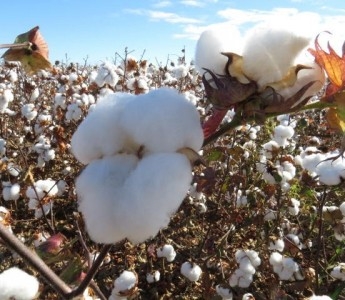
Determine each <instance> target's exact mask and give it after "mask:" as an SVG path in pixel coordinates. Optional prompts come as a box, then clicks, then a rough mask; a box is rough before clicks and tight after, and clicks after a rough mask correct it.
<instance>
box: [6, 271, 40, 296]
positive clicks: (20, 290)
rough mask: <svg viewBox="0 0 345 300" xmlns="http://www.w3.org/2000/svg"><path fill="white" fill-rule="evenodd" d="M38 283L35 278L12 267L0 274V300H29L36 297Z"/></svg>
mask: <svg viewBox="0 0 345 300" xmlns="http://www.w3.org/2000/svg"><path fill="white" fill-rule="evenodd" d="M38 288H39V282H38V280H37V279H36V277H34V276H32V275H29V274H28V273H26V272H24V271H22V270H21V269H18V268H17V267H12V268H10V269H7V270H5V271H4V272H2V273H1V274H0V299H2V300H11V299H16V300H30V299H34V298H36V296H37V293H38Z"/></svg>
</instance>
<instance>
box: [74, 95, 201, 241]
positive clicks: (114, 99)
mask: <svg viewBox="0 0 345 300" xmlns="http://www.w3.org/2000/svg"><path fill="white" fill-rule="evenodd" d="M143 111H145V113H144V114H143ZM99 132H102V134H99ZM90 140H93V141H94V142H93V143H89V141H90ZM202 141H203V134H202V130H201V126H200V120H199V114H198V112H197V110H196V108H195V106H193V105H192V104H191V103H189V102H188V101H187V100H186V99H185V98H184V97H183V96H182V95H180V94H179V93H178V92H177V91H175V90H172V89H168V88H162V89H158V90H154V91H151V92H149V93H147V94H141V95H138V96H134V95H131V94H124V93H114V94H111V95H109V96H107V97H105V98H103V99H99V101H98V103H97V105H96V106H95V108H94V109H93V110H92V111H91V112H90V113H89V114H88V116H87V117H86V119H85V120H84V121H83V122H82V123H81V124H80V125H79V127H78V129H77V131H76V132H75V133H74V135H73V137H72V142H71V146H72V152H73V153H74V155H75V157H76V158H77V159H78V160H79V161H80V162H82V163H84V164H87V166H86V168H85V169H84V170H83V172H82V173H81V174H80V175H79V177H78V178H77V180H76V190H77V194H78V198H79V210H80V211H81V212H82V214H83V216H84V219H85V223H86V229H87V231H88V233H89V235H90V237H91V239H92V240H94V241H96V242H100V243H115V242H117V241H119V240H122V239H124V238H128V239H129V240H130V241H131V242H133V243H140V242H143V241H144V240H146V239H148V238H150V237H153V236H154V235H156V234H157V232H158V231H159V230H160V229H161V228H163V227H165V226H167V225H168V223H169V221H170V216H171V214H172V213H174V212H175V211H176V210H177V209H178V207H179V205H180V204H181V202H182V200H183V199H184V197H185V196H186V194H187V192H188V189H189V186H190V183H191V181H192V172H191V171H192V170H191V163H190V160H189V159H188V158H187V156H189V154H191V153H194V154H195V153H196V152H197V151H198V150H199V149H200V147H201V145H202ZM153 174H154V175H153ZM100 199H102V200H101V201H102V202H101V203H100V202H99V201H100ZM99 220H103V222H99Z"/></svg>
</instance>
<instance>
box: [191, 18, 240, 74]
mask: <svg viewBox="0 0 345 300" xmlns="http://www.w3.org/2000/svg"><path fill="white" fill-rule="evenodd" d="M242 45H243V42H242V37H241V34H240V32H239V31H238V30H237V29H236V28H234V27H232V26H231V25H229V24H227V23H222V24H217V25H213V26H211V27H209V28H208V29H206V30H205V31H204V32H202V33H201V35H200V37H199V39H198V41H197V45H196V50H195V65H196V67H197V70H198V71H199V72H200V73H204V70H203V68H207V69H210V70H211V71H213V72H215V73H216V74H225V65H226V63H227V61H228V58H227V57H226V56H224V55H222V54H221V52H234V53H237V54H241V53H242Z"/></svg>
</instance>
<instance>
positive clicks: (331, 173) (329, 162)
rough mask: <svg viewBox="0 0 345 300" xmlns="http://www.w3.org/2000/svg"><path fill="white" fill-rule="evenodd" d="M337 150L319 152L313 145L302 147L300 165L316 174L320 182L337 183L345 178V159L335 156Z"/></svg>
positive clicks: (326, 183)
mask: <svg viewBox="0 0 345 300" xmlns="http://www.w3.org/2000/svg"><path fill="white" fill-rule="evenodd" d="M338 154H339V153H338V152H328V153H321V152H320V151H319V150H317V148H315V147H307V148H306V149H304V150H303V149H302V151H301V154H300V158H301V166H302V167H303V168H304V169H306V170H308V171H309V172H310V173H311V174H313V175H314V176H315V175H317V176H318V178H319V181H320V183H322V184H325V185H338V184H339V183H340V182H341V180H342V179H344V178H345V161H344V160H343V159H342V158H341V157H338V158H337V159H333V158H334V157H335V156H337V155H338Z"/></svg>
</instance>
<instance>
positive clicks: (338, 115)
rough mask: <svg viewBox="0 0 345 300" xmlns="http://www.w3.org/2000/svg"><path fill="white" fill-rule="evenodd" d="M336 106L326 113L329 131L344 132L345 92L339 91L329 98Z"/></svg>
mask: <svg viewBox="0 0 345 300" xmlns="http://www.w3.org/2000/svg"><path fill="white" fill-rule="evenodd" d="M329 99H330V102H332V103H334V104H335V105H336V106H335V107H331V108H329V109H328V110H327V112H326V120H327V122H328V125H329V127H330V128H331V129H333V130H337V131H340V132H345V91H340V92H338V93H335V94H334V95H332V96H331V97H329Z"/></svg>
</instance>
